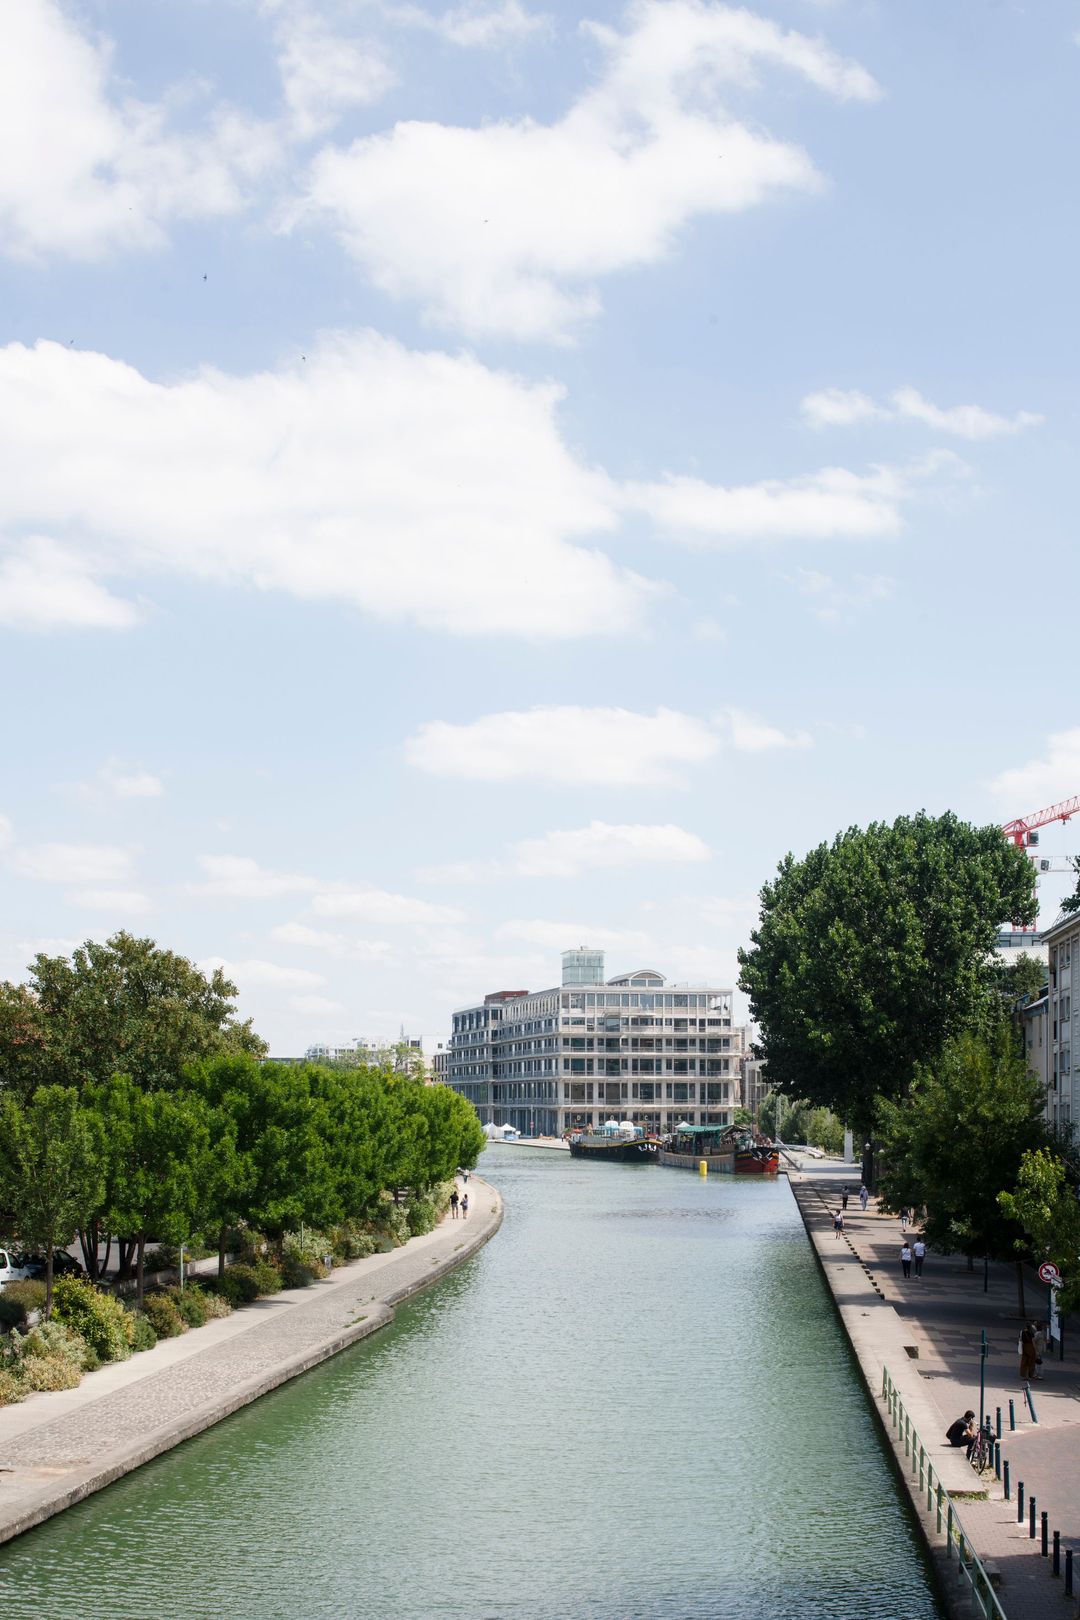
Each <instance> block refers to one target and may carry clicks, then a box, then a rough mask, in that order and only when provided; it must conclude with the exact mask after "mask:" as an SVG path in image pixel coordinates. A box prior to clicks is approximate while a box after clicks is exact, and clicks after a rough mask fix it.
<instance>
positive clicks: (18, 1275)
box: [0, 1249, 31, 1288]
mask: <svg viewBox="0 0 1080 1620" xmlns="http://www.w3.org/2000/svg"><path fill="white" fill-rule="evenodd" d="M30 1275H31V1272H30V1267H29V1266H17V1265H16V1264H15V1262H14V1260H13V1259H12V1257H11V1255H10V1254H9V1253H8V1251H7V1250H6V1249H0V1288H4V1287H6V1285H7V1284H8V1283H9V1282H23V1281H25V1279H26V1278H27V1277H29V1276H30Z"/></svg>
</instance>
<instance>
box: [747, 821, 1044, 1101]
mask: <svg viewBox="0 0 1080 1620" xmlns="http://www.w3.org/2000/svg"><path fill="white" fill-rule="evenodd" d="M1035 910H1036V902H1035V875H1034V871H1033V869H1032V865H1031V862H1030V861H1029V860H1028V859H1027V857H1026V855H1025V854H1024V852H1023V851H1022V850H1018V849H1016V848H1015V847H1014V846H1013V845H1012V844H1010V843H1008V842H1007V840H1006V839H1004V838H1003V837H1002V836H1001V833H1000V831H999V830H998V828H996V827H973V826H971V825H969V824H968V823H966V822H963V821H960V820H959V819H958V818H957V817H956V816H954V815H952V814H951V813H950V814H946V815H943V816H936V817H934V816H928V815H926V814H925V812H920V813H919V814H918V815H916V816H901V817H900V818H899V819H898V820H896V821H894V822H893V823H892V824H891V825H888V824H886V823H884V822H875V823H873V824H871V825H870V826H869V827H867V828H865V829H861V828H858V827H854V828H851V829H850V830H849V831H848V832H845V833H841V834H839V835H838V836H837V837H836V838H835V839H834V840H833V842H832V843H831V844H821V845H819V847H818V848H817V849H814V850H811V852H810V853H809V855H807V856H806V857H805V859H803V860H796V859H795V857H794V856H793V855H787V856H786V857H785V858H784V860H783V861H781V863H780V866H779V869H778V874H777V877H776V878H775V879H774V881H773V882H771V883H767V884H766V885H765V887H764V888H763V889H762V891H761V915H760V919H759V922H758V926H757V928H756V929H755V930H754V932H753V934H752V935H751V941H752V945H751V948H750V949H749V950H742V951H740V952H739V963H740V969H741V971H740V975H739V984H740V986H741V988H742V989H743V990H744V991H746V993H747V994H748V995H749V997H750V1007H751V1012H752V1015H753V1017H754V1019H755V1020H756V1022H757V1024H758V1026H759V1029H760V1037H759V1041H758V1043H757V1045H758V1049H759V1051H760V1055H761V1056H762V1057H764V1058H765V1060H766V1061H767V1063H768V1067H769V1079H770V1082H771V1083H772V1085H774V1086H775V1087H777V1088H778V1089H779V1090H781V1091H783V1092H785V1093H787V1094H788V1095H789V1096H794V1097H807V1098H809V1099H810V1100H811V1101H813V1102H814V1103H817V1104H822V1105H824V1106H826V1107H828V1108H831V1109H832V1110H833V1111H834V1112H835V1113H836V1114H838V1115H839V1116H840V1117H841V1118H842V1119H847V1120H848V1121H849V1122H851V1123H852V1124H853V1125H854V1126H856V1127H857V1128H859V1129H860V1130H864V1129H866V1128H867V1127H868V1126H869V1125H870V1123H871V1121H872V1117H873V1106H874V1104H873V1099H874V1097H875V1094H877V1093H882V1094H883V1095H885V1096H886V1097H894V1098H895V1097H898V1096H901V1095H903V1093H904V1092H905V1090H906V1089H907V1087H908V1086H909V1084H910V1083H911V1079H912V1076H913V1074H914V1072H915V1068H916V1065H918V1064H926V1063H931V1062H933V1061H934V1059H935V1058H936V1057H937V1056H938V1054H939V1053H940V1052H941V1049H942V1047H943V1045H944V1043H945V1042H946V1041H947V1040H949V1039H950V1038H951V1037H954V1036H956V1035H959V1034H960V1033H961V1032H962V1031H963V1030H965V1029H971V1028H979V1027H985V1026H986V1025H987V1023H988V1022H989V1021H990V1019H991V1017H994V1016H996V1010H995V1012H994V1013H993V1014H992V1013H991V1006H992V1003H991V999H990V997H989V996H988V994H987V987H986V979H985V964H986V961H987V959H988V957H989V955H990V952H991V950H992V949H993V945H994V939H995V936H996V933H997V930H998V928H999V927H1000V925H1001V923H1002V922H1003V921H1004V920H1006V919H1009V920H1013V921H1015V922H1017V923H1033V922H1034V920H1035Z"/></svg>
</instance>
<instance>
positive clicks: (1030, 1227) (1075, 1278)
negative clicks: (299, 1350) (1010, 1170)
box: [998, 1148, 1080, 1313]
mask: <svg viewBox="0 0 1080 1620" xmlns="http://www.w3.org/2000/svg"><path fill="white" fill-rule="evenodd" d="M1077 1191H1078V1189H1077V1186H1076V1183H1075V1181H1074V1180H1073V1178H1072V1176H1071V1175H1070V1174H1069V1168H1068V1166H1067V1165H1066V1164H1065V1162H1064V1161H1063V1160H1062V1159H1060V1158H1058V1156H1057V1154H1056V1153H1053V1152H1052V1151H1051V1150H1050V1149H1049V1148H1034V1149H1032V1150H1031V1151H1029V1152H1027V1153H1025V1154H1024V1155H1023V1157H1022V1159H1021V1160H1020V1171H1019V1175H1018V1176H1017V1179H1016V1186H1015V1189H1014V1191H1012V1192H1003V1193H999V1194H998V1202H999V1204H1000V1205H1001V1208H1002V1210H1003V1212H1004V1213H1005V1214H1006V1215H1007V1216H1008V1217H1009V1218H1010V1219H1011V1220H1014V1221H1016V1222H1017V1224H1018V1225H1020V1226H1022V1227H1023V1229H1024V1234H1025V1240H1024V1242H1023V1244H1022V1247H1023V1248H1024V1249H1025V1250H1028V1249H1030V1251H1031V1253H1032V1254H1033V1256H1034V1258H1035V1260H1036V1261H1038V1262H1041V1261H1043V1260H1052V1261H1053V1262H1054V1264H1055V1265H1056V1266H1057V1268H1058V1270H1059V1271H1060V1272H1061V1277H1062V1285H1061V1291H1060V1293H1059V1295H1058V1305H1059V1308H1060V1309H1061V1311H1062V1312H1063V1313H1064V1312H1068V1311H1075V1310H1080V1200H1078V1198H1077Z"/></svg>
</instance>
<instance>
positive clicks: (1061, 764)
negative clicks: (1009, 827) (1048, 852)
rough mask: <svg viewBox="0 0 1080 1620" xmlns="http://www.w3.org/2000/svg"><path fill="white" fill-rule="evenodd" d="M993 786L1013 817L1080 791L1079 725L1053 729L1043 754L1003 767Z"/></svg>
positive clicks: (1004, 809) (1058, 801) (996, 795)
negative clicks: (1066, 728)
mask: <svg viewBox="0 0 1080 1620" xmlns="http://www.w3.org/2000/svg"><path fill="white" fill-rule="evenodd" d="M990 788H991V791H992V792H993V793H994V795H995V797H996V798H997V799H998V800H999V801H1000V803H1001V806H1002V809H1003V811H1004V813H1005V814H1006V816H1007V817H1008V819H1009V820H1010V821H1011V820H1012V819H1013V818H1014V817H1015V816H1028V815H1031V814H1032V813H1033V812H1034V811H1035V810H1038V809H1042V808H1043V807H1045V806H1048V805H1051V804H1058V803H1060V802H1061V800H1063V799H1070V798H1072V797H1073V796H1074V795H1075V794H1076V793H1077V792H1078V791H1080V726H1073V727H1071V728H1070V729H1069V730H1067V731H1055V732H1052V733H1051V735H1050V736H1049V737H1048V738H1047V739H1046V744H1045V747H1044V749H1043V752H1042V754H1041V755H1038V756H1036V757H1035V758H1034V759H1029V760H1028V761H1027V762H1026V763H1025V764H1023V765H1015V766H1011V767H1010V768H1009V769H1008V770H1004V771H1002V772H1001V773H1000V775H998V776H995V777H994V778H993V780H992V781H991V783H990Z"/></svg>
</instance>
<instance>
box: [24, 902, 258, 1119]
mask: <svg viewBox="0 0 1080 1620" xmlns="http://www.w3.org/2000/svg"><path fill="white" fill-rule="evenodd" d="M236 994H237V990H236V986H235V985H234V984H232V983H231V982H230V981H229V980H228V979H227V978H226V977H225V975H224V974H223V973H222V972H221V970H220V968H218V969H215V970H214V972H213V973H212V974H210V975H209V976H207V975H206V974H204V973H203V972H201V971H200V969H199V968H197V967H196V966H195V964H194V963H193V962H189V961H188V960H187V959H186V958H185V957H182V956H177V955H176V954H175V953H174V952H172V951H167V950H162V949H160V948H159V947H158V946H157V945H155V944H154V942H153V940H150V939H136V938H135V937H134V935H132V934H127V933H123V932H121V933H118V934H114V935H113V936H112V938H111V939H109V940H107V941H106V943H105V944H99V943H95V942H94V941H92V940H88V941H87V943H86V944H85V945H80V946H79V947H78V949H77V950H75V951H73V952H72V954H71V956H70V957H66V956H45V955H38V956H36V957H35V958H34V961H33V964H32V966H31V968H30V975H29V984H28V985H27V986H18V985H12V984H6V983H5V984H3V985H0V1081H3V1082H4V1083H6V1084H7V1085H8V1086H10V1087H11V1089H12V1090H14V1091H16V1092H18V1093H19V1094H20V1095H22V1096H28V1095H29V1094H30V1093H31V1092H32V1091H33V1090H34V1088H35V1086H37V1085H39V1084H41V1083H42V1082H43V1081H45V1080H49V1081H54V1082H56V1083H59V1084H63V1085H70V1086H84V1085H87V1084H91V1083H96V1084H99V1085H100V1084H103V1083H104V1082H105V1081H106V1080H108V1079H109V1077H110V1076H111V1075H113V1074H127V1075H129V1076H130V1077H131V1079H132V1080H133V1081H134V1082H135V1083H136V1084H137V1085H139V1086H141V1087H143V1088H145V1089H147V1090H154V1089H156V1088H158V1087H168V1086H175V1085H176V1084H178V1082H179V1078H180V1075H181V1071H182V1069H183V1066H184V1064H185V1063H186V1062H188V1061H189V1060H191V1059H193V1058H197V1057H203V1056H209V1055H211V1054H213V1053H222V1052H248V1053H251V1054H253V1055H255V1056H260V1055H262V1054H263V1053H264V1052H265V1050H266V1047H265V1044H264V1043H263V1042H262V1041H261V1040H260V1039H259V1037H258V1036H257V1035H256V1034H255V1033H254V1031H253V1030H252V1028H251V1023H250V1020H249V1021H247V1022H243V1023H240V1022H238V1021H237V1019H236V1016H235V1007H234V1005H233V1004H234V1002H235V999H236Z"/></svg>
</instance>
